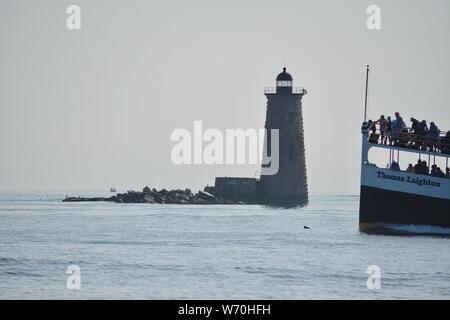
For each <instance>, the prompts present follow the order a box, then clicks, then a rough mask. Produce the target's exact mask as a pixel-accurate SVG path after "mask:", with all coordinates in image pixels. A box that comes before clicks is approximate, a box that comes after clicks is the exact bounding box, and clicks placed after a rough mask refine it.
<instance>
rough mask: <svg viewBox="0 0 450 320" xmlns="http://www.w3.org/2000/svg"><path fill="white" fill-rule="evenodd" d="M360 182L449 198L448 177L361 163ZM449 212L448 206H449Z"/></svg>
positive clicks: (428, 195) (370, 185)
mask: <svg viewBox="0 0 450 320" xmlns="http://www.w3.org/2000/svg"><path fill="white" fill-rule="evenodd" d="M361 184H362V185H363V186H367V187H373V188H379V189H384V190H390V191H397V192H404V193H410V194H416V195H420V196H425V197H432V198H440V199H447V200H450V179H448V178H438V177H431V176H425V175H418V174H412V173H408V172H403V171H393V170H389V169H382V168H377V167H375V166H372V165H363V166H362V170H361ZM449 212H450V208H449Z"/></svg>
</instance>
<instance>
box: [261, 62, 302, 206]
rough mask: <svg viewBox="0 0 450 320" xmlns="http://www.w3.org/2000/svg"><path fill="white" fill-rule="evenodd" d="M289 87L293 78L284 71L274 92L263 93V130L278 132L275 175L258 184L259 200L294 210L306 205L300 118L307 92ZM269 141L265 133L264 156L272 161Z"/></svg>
mask: <svg viewBox="0 0 450 320" xmlns="http://www.w3.org/2000/svg"><path fill="white" fill-rule="evenodd" d="M292 83H293V78H292V76H291V75H290V74H289V73H287V72H286V68H283V72H281V73H280V74H279V75H278V76H277V78H276V88H275V89H274V88H266V89H265V90H264V91H265V92H264V93H265V95H266V97H267V112H266V123H265V129H266V130H270V129H278V130H279V168H278V172H277V173H276V174H274V175H261V180H260V188H261V189H260V192H261V196H262V198H263V201H264V202H265V203H267V204H273V205H282V206H297V205H306V204H307V203H308V184H307V179H306V163H305V144H304V135H303V117H302V97H303V96H304V95H305V94H306V90H305V89H303V88H294V87H293V86H292ZM271 139H272V136H271V135H270V134H269V133H268V134H267V138H266V140H267V141H266V144H265V145H266V146H267V148H268V152H267V155H268V156H272V157H273V156H274V155H271V152H272V150H271V148H270V145H271ZM263 171H264V170H263Z"/></svg>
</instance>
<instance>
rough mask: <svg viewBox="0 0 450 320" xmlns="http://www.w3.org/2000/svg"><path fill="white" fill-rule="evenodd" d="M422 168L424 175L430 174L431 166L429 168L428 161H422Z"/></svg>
mask: <svg viewBox="0 0 450 320" xmlns="http://www.w3.org/2000/svg"><path fill="white" fill-rule="evenodd" d="M422 170H423V173H422V174H423V175H425V176H429V175H430V172H429V171H430V168H428V165H427V162H426V161H422Z"/></svg>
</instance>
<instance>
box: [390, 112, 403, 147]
mask: <svg viewBox="0 0 450 320" xmlns="http://www.w3.org/2000/svg"><path fill="white" fill-rule="evenodd" d="M405 128H406V125H405V122H404V121H403V118H402V117H401V116H400V113H398V112H396V113H395V119H394V121H392V138H393V141H394V144H395V145H398V144H400V134H401V132H402V131H403V130H404V129H405Z"/></svg>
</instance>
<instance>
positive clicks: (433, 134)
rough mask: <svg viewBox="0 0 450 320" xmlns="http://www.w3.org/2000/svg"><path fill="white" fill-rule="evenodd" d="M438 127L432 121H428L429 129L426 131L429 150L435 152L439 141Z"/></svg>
mask: <svg viewBox="0 0 450 320" xmlns="http://www.w3.org/2000/svg"><path fill="white" fill-rule="evenodd" d="M439 133H440V131H439V128H438V127H437V126H436V125H435V124H434V122H430V130H429V131H428V143H429V146H430V151H431V152H437V151H438V148H437V144H438V142H439Z"/></svg>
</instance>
